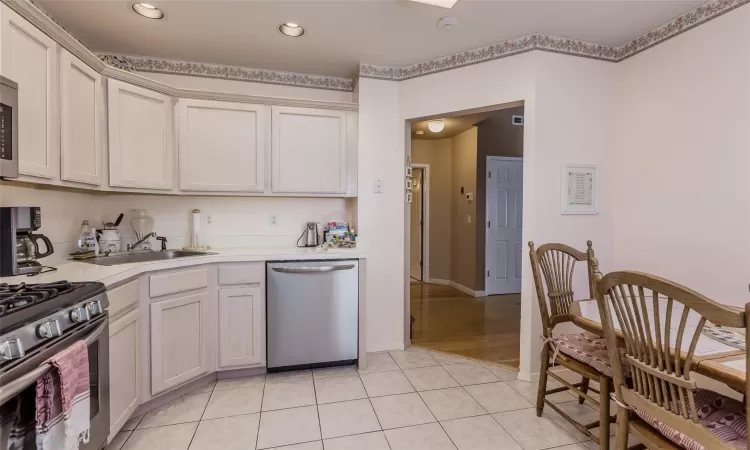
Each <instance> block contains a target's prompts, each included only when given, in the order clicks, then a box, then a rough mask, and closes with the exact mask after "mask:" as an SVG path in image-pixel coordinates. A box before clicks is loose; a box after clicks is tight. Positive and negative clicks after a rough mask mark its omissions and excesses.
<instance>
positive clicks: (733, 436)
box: [633, 389, 747, 450]
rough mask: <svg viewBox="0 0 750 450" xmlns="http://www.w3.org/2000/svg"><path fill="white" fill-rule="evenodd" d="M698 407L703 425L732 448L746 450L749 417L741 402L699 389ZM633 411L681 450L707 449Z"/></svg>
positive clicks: (637, 410) (656, 421) (696, 405)
mask: <svg viewBox="0 0 750 450" xmlns="http://www.w3.org/2000/svg"><path fill="white" fill-rule="evenodd" d="M695 408H696V411H697V412H698V421H699V422H700V424H701V425H703V426H704V427H706V428H707V429H708V430H709V431H711V432H712V433H713V434H715V435H716V436H717V437H718V438H719V439H721V440H722V441H724V442H726V443H728V444H729V445H731V446H732V447H735V448H738V449H742V450H747V419H746V417H747V416H746V414H745V407H744V406H743V405H742V403H741V402H738V401H737V400H734V399H731V398H729V397H724V396H723V395H721V394H717V393H716V392H713V391H709V390H708V389H698V390H697V391H695ZM633 411H634V412H635V413H636V414H637V415H638V417H640V418H641V419H643V420H644V421H645V422H646V423H648V424H649V425H651V426H652V427H654V428H656V429H657V430H658V431H659V432H660V433H661V434H663V435H664V437H666V438H667V439H669V440H670V441H672V442H674V443H675V444H677V445H679V446H680V447H682V448H685V449H687V450H706V448H705V447H704V446H703V445H701V444H699V443H698V442H697V441H695V440H694V439H693V438H691V437H689V436H686V435H684V434H682V433H680V432H679V431H677V430H675V429H674V428H672V427H669V426H667V425H666V424H664V423H663V422H660V421H658V420H657V419H655V418H654V417H653V416H651V415H649V414H647V413H645V412H643V411H641V410H639V409H637V408H633Z"/></svg>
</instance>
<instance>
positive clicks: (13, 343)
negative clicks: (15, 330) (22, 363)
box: [0, 338, 26, 359]
mask: <svg viewBox="0 0 750 450" xmlns="http://www.w3.org/2000/svg"><path fill="white" fill-rule="evenodd" d="M25 354H26V352H25V351H23V345H22V344H21V340H20V339H18V338H11V339H8V340H7V341H5V342H3V343H1V344H0V356H2V357H3V359H18V358H21V357H23V356H24V355H25Z"/></svg>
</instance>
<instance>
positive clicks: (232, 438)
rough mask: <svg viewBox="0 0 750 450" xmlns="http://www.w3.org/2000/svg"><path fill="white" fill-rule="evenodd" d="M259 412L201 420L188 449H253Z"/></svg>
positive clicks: (256, 437) (256, 435)
mask: <svg viewBox="0 0 750 450" xmlns="http://www.w3.org/2000/svg"><path fill="white" fill-rule="evenodd" d="M259 423H260V414H249V415H245V416H234V417H224V418H221V419H213V420H202V421H201V423H200V425H198V430H197V431H196V432H195V436H193V442H191V443H190V450H247V449H254V448H255V442H256V440H257V439H258V424H259Z"/></svg>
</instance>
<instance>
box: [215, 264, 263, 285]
mask: <svg viewBox="0 0 750 450" xmlns="http://www.w3.org/2000/svg"><path fill="white" fill-rule="evenodd" d="M264 278H265V264H264V263H253V264H228V265H224V266H219V284H221V285H227V284H257V283H262V282H263V279H264Z"/></svg>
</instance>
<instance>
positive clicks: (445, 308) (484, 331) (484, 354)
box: [410, 280, 521, 368]
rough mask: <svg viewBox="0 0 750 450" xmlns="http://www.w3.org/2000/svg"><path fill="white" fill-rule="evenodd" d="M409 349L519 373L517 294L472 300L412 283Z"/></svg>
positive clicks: (442, 288)
mask: <svg viewBox="0 0 750 450" xmlns="http://www.w3.org/2000/svg"><path fill="white" fill-rule="evenodd" d="M410 291H411V315H412V316H414V319H415V321H414V325H413V336H412V344H414V345H417V346H419V347H424V348H428V349H430V350H438V351H444V352H449V353H454V354H456V355H459V356H464V357H467V358H473V359H478V360H482V361H488V362H494V363H497V364H503V365H506V366H509V367H513V368H517V367H518V364H519V345H520V341H519V339H520V337H519V336H520V334H519V333H520V322H521V296H520V294H510V295H494V296H490V297H477V298H475V297H472V296H470V295H467V294H464V293H463V292H461V291H459V290H457V289H455V288H453V287H451V286H445V285H439V284H424V283H416V282H414V280H412V283H411V285H410Z"/></svg>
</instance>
